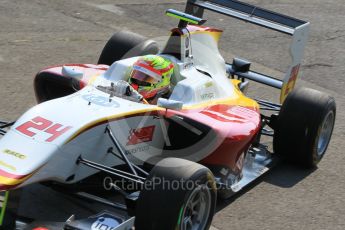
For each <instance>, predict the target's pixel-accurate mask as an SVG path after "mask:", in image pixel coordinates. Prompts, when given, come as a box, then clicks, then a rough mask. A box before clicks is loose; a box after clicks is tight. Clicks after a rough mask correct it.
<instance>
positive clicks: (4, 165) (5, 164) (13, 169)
mask: <svg viewBox="0 0 345 230" xmlns="http://www.w3.org/2000/svg"><path fill="white" fill-rule="evenodd" d="M0 165H1V166H3V167H5V168H8V169H11V170H12V171H17V169H16V168H15V167H14V166H12V165H9V164H7V163H5V162H3V161H0Z"/></svg>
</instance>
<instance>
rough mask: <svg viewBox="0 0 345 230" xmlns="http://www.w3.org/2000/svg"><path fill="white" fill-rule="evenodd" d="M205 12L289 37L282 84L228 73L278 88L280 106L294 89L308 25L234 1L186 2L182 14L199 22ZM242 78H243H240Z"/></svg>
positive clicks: (248, 74)
mask: <svg viewBox="0 0 345 230" xmlns="http://www.w3.org/2000/svg"><path fill="white" fill-rule="evenodd" d="M205 9H206V10H210V11H213V12H217V13H220V14H223V15H227V16H230V17H233V18H236V19H239V20H243V21H245V22H249V23H252V24H255V25H258V26H262V27H265V28H268V29H271V30H275V31H278V32H280V33H284V34H287V35H290V36H292V42H291V45H290V56H291V64H290V65H289V67H288V70H287V72H286V74H285V77H284V79H283V80H278V79H276V78H273V77H270V76H267V75H264V74H260V73H255V72H251V71H248V72H246V73H231V74H236V75H238V76H240V77H244V78H248V79H250V80H254V81H258V82H260V83H264V84H266V85H269V86H272V87H275V88H280V89H281V94H280V101H281V103H282V102H283V101H284V99H285V97H286V96H287V95H288V94H289V92H291V90H292V89H293V88H294V86H295V82H296V79H297V77H298V73H299V69H300V65H301V63H302V58H303V53H304V48H305V45H306V43H307V40H308V34H309V28H310V23H309V22H306V21H302V20H300V19H296V18H293V17H290V16H286V15H283V14H279V13H276V12H273V11H270V10H266V9H263V8H260V7H256V6H253V5H250V4H247V3H243V2H240V1H235V0H187V5H186V10H185V13H187V14H191V15H194V16H196V17H199V18H202V17H203V14H204V10H205ZM184 23H185V22H184V21H182V20H181V21H180V25H179V26H183V24H184ZM227 69H228V70H230V71H231V69H232V68H231V64H227ZM244 74H245V75H246V76H241V75H244ZM271 83H272V84H271Z"/></svg>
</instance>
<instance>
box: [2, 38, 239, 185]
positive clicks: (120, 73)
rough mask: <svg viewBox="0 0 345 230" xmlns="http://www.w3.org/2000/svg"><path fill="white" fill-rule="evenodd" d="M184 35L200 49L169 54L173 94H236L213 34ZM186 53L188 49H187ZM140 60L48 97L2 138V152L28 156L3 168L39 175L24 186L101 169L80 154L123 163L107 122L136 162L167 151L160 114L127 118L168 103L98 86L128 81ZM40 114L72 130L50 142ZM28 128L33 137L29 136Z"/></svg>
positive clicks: (191, 98) (205, 97)
mask: <svg viewBox="0 0 345 230" xmlns="http://www.w3.org/2000/svg"><path fill="white" fill-rule="evenodd" d="M190 38H191V39H190ZM181 39H182V42H185V41H191V40H192V43H191V44H189V45H184V46H183V47H186V48H189V46H190V45H192V49H193V50H194V52H193V54H192V53H190V54H191V55H190V56H188V57H186V58H184V59H185V60H177V59H176V58H175V57H173V56H169V55H166V56H165V57H166V58H169V59H170V60H171V61H172V62H173V63H174V64H175V70H174V76H173V78H174V80H173V81H174V82H175V85H173V91H172V94H171V96H170V99H172V100H176V101H180V102H182V103H183V105H184V106H186V107H188V106H193V105H197V104H200V103H204V102H206V101H210V100H213V99H220V98H229V97H232V96H235V95H234V94H233V93H234V89H233V85H232V84H231V83H230V81H229V80H228V78H227V77H226V72H225V61H224V59H223V58H222V57H221V56H220V54H219V51H218V48H217V41H216V40H215V39H214V38H213V37H212V36H210V34H209V33H203V34H192V35H191V37H189V36H187V35H184V36H181ZM202 44H209V46H204V45H202ZM181 52H182V53H183V54H184V52H185V50H182V51H181ZM192 55H193V56H192ZM137 59H138V57H134V58H129V59H125V60H121V61H118V62H115V63H114V64H113V65H112V66H110V67H109V69H108V70H107V71H106V72H105V73H104V74H103V75H102V76H100V77H98V78H97V79H96V80H95V81H94V82H93V83H92V84H90V85H88V86H86V87H85V88H84V89H82V90H80V91H78V92H76V93H74V94H72V95H70V96H66V97H63V98H58V99H55V100H51V101H48V102H44V103H42V104H39V105H37V106H35V107H33V108H32V109H30V110H29V111H28V112H26V113H25V114H24V115H23V116H22V117H21V118H20V119H18V121H17V122H16V123H15V124H14V125H13V126H12V128H11V130H10V131H9V132H8V133H7V134H6V135H5V136H4V138H2V139H1V140H0V152H1V153H3V152H4V151H10V152H13V153H19V154H20V155H23V156H25V157H22V158H18V157H16V156H13V154H12V155H9V154H2V157H1V162H0V163H1V164H0V169H1V170H3V171H6V172H9V173H11V174H15V175H29V177H30V176H31V175H32V174H34V175H33V176H32V177H30V178H29V179H28V180H25V181H24V182H23V183H22V184H21V185H20V186H22V185H25V184H30V183H33V182H37V181H42V180H55V181H59V182H64V183H73V182H76V181H79V180H81V179H83V178H85V177H87V176H90V175H92V174H94V173H96V172H97V171H96V170H94V169H90V168H88V167H86V166H83V165H81V164H76V162H77V159H78V157H79V156H82V157H83V158H85V159H88V160H91V161H94V162H98V163H101V164H104V165H106V166H115V165H118V164H121V163H122V162H120V161H119V160H118V159H117V158H115V157H114V156H113V155H111V154H109V153H108V149H109V147H111V146H113V145H112V142H111V140H110V138H109V137H108V135H107V134H105V132H104V131H105V128H106V126H107V125H109V127H110V128H111V129H112V131H113V132H114V135H115V136H116V138H117V140H119V142H120V143H121V144H122V145H123V147H124V148H125V150H126V151H127V152H128V153H130V154H129V157H130V158H131V160H132V161H133V162H134V163H138V164H140V163H142V161H144V160H146V159H147V158H149V157H152V156H155V155H159V154H161V152H162V148H163V145H164V142H165V139H164V137H165V133H164V132H166V130H164V127H163V126H164V124H162V123H161V120H160V119H156V118H155V117H154V116H148V115H145V114H142V115H140V116H135V117H127V118H124V119H121V118H123V117H124V116H127V115H131V114H137V113H145V112H150V111H155V110H163V108H160V107H158V106H156V105H148V104H142V103H136V102H131V101H128V100H125V99H122V98H118V97H113V98H110V95H109V94H107V93H104V92H102V91H101V90H98V89H97V88H96V86H98V85H102V86H109V85H110V83H111V82H115V81H118V80H125V81H126V80H127V78H128V71H129V69H130V67H131V66H132V65H133V63H134V62H135V61H136V60H137ZM206 60H212V61H206ZM67 70H68V71H67V72H68V74H70V75H71V76H73V73H71V71H72V72H73V68H69V69H67ZM199 70H202V71H199ZM63 71H65V72H66V68H63ZM205 72H206V73H207V74H205ZM79 75H80V74H79V73H78V74H77V76H78V77H80V76H79ZM210 76H212V77H210ZM37 117H39V118H43V119H45V120H47V121H49V122H51V124H50V126H49V127H51V126H52V125H56V124H58V129H56V130H58V131H61V130H62V129H63V128H66V127H68V130H67V131H66V132H64V133H63V134H61V135H59V136H58V137H57V138H55V139H54V140H53V141H47V140H49V138H51V137H52V134H51V133H50V131H47V127H45V128H44V129H43V128H42V129H41V128H39V129H37V127H35V125H34V126H32V123H35V124H36V125H42V124H41V123H40V122H38V123H37V121H36V122H33V121H32V120H33V119H35V118H37ZM28 122H29V123H30V122H31V126H29V127H24V131H23V127H22V126H23V124H27V123H28ZM95 124H97V125H95ZM18 127H19V130H18ZM49 127H48V128H49ZM145 127H146V128H147V127H153V129H154V132H152V135H153V136H152V140H150V141H147V142H144V143H135V144H128V143H129V139H130V135H131V132H133V131H135V130H137V129H140V128H145ZM28 133H29V134H30V133H31V135H32V136H28V135H27V134H28ZM79 134H80V135H79ZM194 160H196V161H197V160H201V159H194ZM36 171H37V172H36Z"/></svg>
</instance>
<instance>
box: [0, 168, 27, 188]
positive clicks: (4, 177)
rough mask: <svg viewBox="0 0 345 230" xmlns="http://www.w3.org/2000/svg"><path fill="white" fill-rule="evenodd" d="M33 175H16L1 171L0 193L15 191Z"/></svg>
mask: <svg viewBox="0 0 345 230" xmlns="http://www.w3.org/2000/svg"><path fill="white" fill-rule="evenodd" d="M31 175H32V174H28V175H16V174H12V173H9V172H6V171H4V170H1V169H0V191H5V190H10V189H14V188H16V187H17V186H19V185H20V184H21V183H23V182H24V181H25V180H27V179H28V178H29V177H30V176H31Z"/></svg>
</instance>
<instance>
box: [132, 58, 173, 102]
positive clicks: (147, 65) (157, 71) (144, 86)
mask: <svg viewBox="0 0 345 230" xmlns="http://www.w3.org/2000/svg"><path fill="white" fill-rule="evenodd" d="M173 71H174V64H173V63H172V62H171V61H169V60H168V59H166V58H163V57H161V56H158V55H146V56H143V57H141V58H140V59H139V60H138V61H136V62H135V63H134V65H133V69H132V71H131V73H130V76H129V80H128V82H129V83H130V84H131V86H132V87H133V88H134V89H135V90H137V91H138V92H139V93H140V94H141V95H142V96H143V97H144V98H145V99H147V100H151V99H153V98H155V97H156V95H157V94H158V93H159V94H161V93H166V92H168V91H169V86H170V77H171V75H172V74H173Z"/></svg>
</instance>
